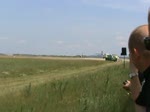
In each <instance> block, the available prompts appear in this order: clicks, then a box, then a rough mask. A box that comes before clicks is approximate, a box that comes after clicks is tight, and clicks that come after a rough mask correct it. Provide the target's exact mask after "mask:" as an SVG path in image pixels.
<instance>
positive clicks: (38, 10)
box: [0, 0, 150, 55]
mask: <svg viewBox="0 0 150 112" xmlns="http://www.w3.org/2000/svg"><path fill="white" fill-rule="evenodd" d="M149 6H150V0H0V53H5V54H37V55H81V54H83V55H94V54H97V53H101V52H102V51H103V52H104V53H110V54H118V55H120V53H121V48H122V47H128V38H129V35H130V33H131V32H132V31H133V30H134V29H135V28H136V27H137V26H139V25H143V24H147V15H148V9H149Z"/></svg>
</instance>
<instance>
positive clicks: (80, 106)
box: [0, 59, 134, 112]
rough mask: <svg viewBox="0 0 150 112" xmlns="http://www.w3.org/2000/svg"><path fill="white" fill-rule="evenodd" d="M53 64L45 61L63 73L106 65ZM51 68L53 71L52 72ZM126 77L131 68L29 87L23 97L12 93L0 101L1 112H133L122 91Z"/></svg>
mask: <svg viewBox="0 0 150 112" xmlns="http://www.w3.org/2000/svg"><path fill="white" fill-rule="evenodd" d="M1 61H2V60H1ZM11 61H12V60H11ZM33 61H36V62H37V63H38V62H39V63H40V64H41V65H40V67H41V66H42V65H43V64H42V63H43V61H44V60H33ZM51 61H52V62H51ZM51 61H49V60H45V61H44V63H47V65H48V67H47V66H46V65H43V66H46V67H47V68H49V67H50V66H51V67H52V68H53V69H54V68H55V69H59V70H64V69H80V68H82V67H85V66H95V67H96V66H99V65H103V64H105V62H101V61H83V62H82V61H81V60H80V61H78V60H77V61H76V60H74V61H73V60H72V61H67V62H66V61H63V60H51ZM53 61H54V62H53ZM8 62H9V61H8ZM18 62H20V60H18ZM26 62H29V63H30V62H31V60H30V59H29V60H28V59H27V60H26V61H25V62H24V63H26ZM20 63H22V62H20ZM48 63H51V64H52V65H51V64H50V65H49V64H48ZM14 65H15V63H14ZM21 65H22V64H21ZM15 66H16V67H17V66H18V65H17V64H16V65H15ZM23 67H24V66H23ZM36 67H39V66H36ZM36 67H35V69H36ZM10 68H11V67H10ZM52 68H50V69H51V70H53V69H52ZM33 73H34V72H33ZM127 74H128V67H126V68H123V65H114V66H111V67H107V68H103V69H101V68H99V69H97V70H93V71H85V72H82V73H78V74H77V75H75V76H73V77H71V78H67V79H62V80H54V81H52V82H49V83H45V84H42V85H39V86H37V87H33V86H32V83H30V84H29V85H28V86H27V87H26V88H24V90H22V91H20V94H12V93H11V94H7V95H6V96H3V97H0V99H1V100H0V112H134V109H133V102H132V100H131V98H130V97H129V96H128V95H127V93H126V92H125V90H123V89H122V82H123V81H124V80H125V79H127ZM33 75H34V74H33Z"/></svg>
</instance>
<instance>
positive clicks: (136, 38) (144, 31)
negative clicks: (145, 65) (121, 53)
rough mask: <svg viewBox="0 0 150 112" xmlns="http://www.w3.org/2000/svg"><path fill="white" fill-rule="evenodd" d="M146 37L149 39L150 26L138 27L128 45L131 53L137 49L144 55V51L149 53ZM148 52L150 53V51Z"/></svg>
mask: <svg viewBox="0 0 150 112" xmlns="http://www.w3.org/2000/svg"><path fill="white" fill-rule="evenodd" d="M145 37H149V25H142V26H139V27H137V28H136V29H135V30H134V31H133V32H132V33H131V35H130V38H129V43H128V45H129V50H130V52H133V49H134V48H135V49H137V50H138V51H139V52H140V53H144V51H147V49H146V46H145V44H144V39H145ZM148 52H150V50H149V51H148ZM148 54H149V53H148ZM148 54H146V55H148Z"/></svg>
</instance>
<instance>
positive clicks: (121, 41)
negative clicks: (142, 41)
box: [116, 36, 128, 47]
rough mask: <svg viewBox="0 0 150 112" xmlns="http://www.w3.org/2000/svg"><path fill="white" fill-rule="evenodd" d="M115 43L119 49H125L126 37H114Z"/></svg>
mask: <svg viewBox="0 0 150 112" xmlns="http://www.w3.org/2000/svg"><path fill="white" fill-rule="evenodd" d="M116 42H117V44H118V45H119V46H120V47H127V45H128V38H127V37H126V36H116Z"/></svg>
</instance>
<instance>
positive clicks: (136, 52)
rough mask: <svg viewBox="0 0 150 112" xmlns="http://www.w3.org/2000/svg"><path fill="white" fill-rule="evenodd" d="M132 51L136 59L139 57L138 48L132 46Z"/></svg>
mask: <svg viewBox="0 0 150 112" xmlns="http://www.w3.org/2000/svg"><path fill="white" fill-rule="evenodd" d="M133 51H134V55H135V58H136V59H139V57H140V53H139V50H138V49H136V48H133Z"/></svg>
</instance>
